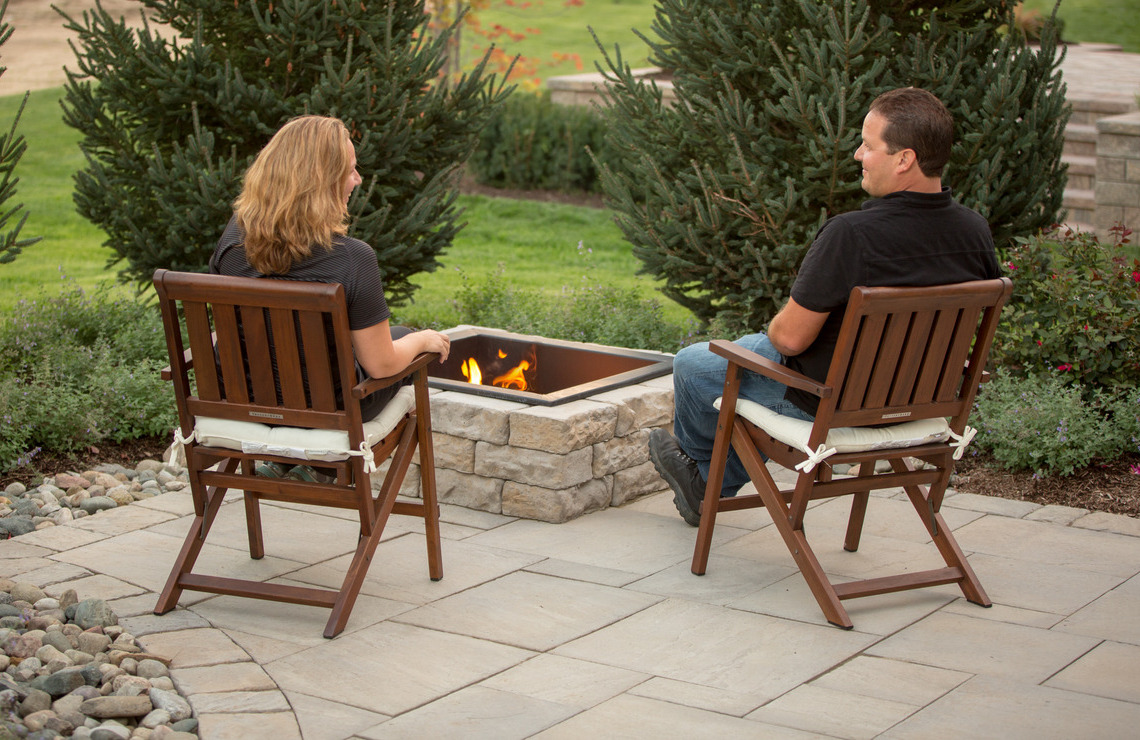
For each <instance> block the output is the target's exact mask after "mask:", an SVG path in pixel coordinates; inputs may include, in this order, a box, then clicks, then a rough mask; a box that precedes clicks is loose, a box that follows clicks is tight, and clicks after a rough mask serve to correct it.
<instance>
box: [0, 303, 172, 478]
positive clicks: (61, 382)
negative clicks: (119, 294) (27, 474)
mask: <svg viewBox="0 0 1140 740" xmlns="http://www.w3.org/2000/svg"><path fill="white" fill-rule="evenodd" d="M165 364H166V340H165V338H164V335H163V331H162V321H161V319H160V318H159V316H158V312H157V311H156V310H155V309H154V308H153V307H150V306H146V305H145V304H143V303H141V302H139V301H134V300H126V299H114V298H112V297H111V296H110V295H109V294H108V293H107V292H106V291H105V290H100V291H97V292H96V293H94V294H93V295H88V294H86V293H85V292H84V291H83V290H82V289H80V288H78V287H69V288H66V289H65V290H63V291H62V292H61V293H60V294H59V295H58V296H57V297H54V298H45V299H38V300H25V301H21V302H20V303H19V304H18V305H17V306H16V308H15V310H14V311H13V312H12V314H11V315H10V316H9V317H8V318H6V319H5V320H4V321H3V322H2V323H0V427H2V428H3V434H0V471H4V470H9V469H11V468H13V467H17V466H20V465H26V464H28V463H29V462H31V461H32V460H33V458H34V456H35V455H36V454H37V452H38V450H39V449H41V448H42V449H49V450H53V451H58V452H69V451H72V450H76V449H79V448H81V447H84V446H89V445H93V444H97V443H99V442H102V441H105V440H110V441H114V442H121V441H123V440H126V439H134V438H138V437H148V436H153V435H157V434H163V433H165V432H168V431H169V430H170V429H171V428H172V427H173V426H174V423H175V418H176V416H175V408H174V394H173V393H172V392H171V389H170V386H169V384H168V383H165V382H163V381H162V379H161V378H160V377H159V370H160V369H161V368H162V367H163V366H164V365H165Z"/></svg>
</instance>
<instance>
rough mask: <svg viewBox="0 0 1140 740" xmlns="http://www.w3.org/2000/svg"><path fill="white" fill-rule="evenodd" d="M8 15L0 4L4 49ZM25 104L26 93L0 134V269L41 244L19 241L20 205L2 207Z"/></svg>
mask: <svg viewBox="0 0 1140 740" xmlns="http://www.w3.org/2000/svg"><path fill="white" fill-rule="evenodd" d="M7 11H8V0H0V46H3V45H4V42H5V41H7V40H8V39H9V38H10V37H11V36H12V26H11V24H10V23H8V22H7V21H5V20H4V14H5V13H6V12H7ZM5 69H6V68H5V67H0V75H3V74H4V70H5ZM27 102H28V93H25V94H24V97H23V99H22V100H21V101H20V107H19V108H18V109H17V110H16V117H15V118H14V119H12V128H11V130H9V131H8V133H0V265H2V264H4V263H6V262H11V261H12V260H14V259H16V255H18V254H19V253H20V252H21V251H23V249H24V247H27V246H31V245H32V244H35V243H36V242H38V241H39V240H40V237H25V238H23V239H21V238H20V231H21V230H22V229H23V228H24V224H25V223H27V220H28V213H27V212H26V211H25V212H24V213H23V214H21V213H20V210H21V209H22V208H23V207H24V205H23V204H22V203H17V204H15V206H12V205H11V204H8V205H5V203H7V201H8V200H9V199H11V198H12V197H14V196H15V195H16V185H17V184H18V183H19V182H20V178H18V177H16V175H15V171H16V165H17V164H18V163H19V161H20V158H21V157H23V156H24V152H25V151H26V150H27V148H28V145H27V142H25V141H24V137H23V135H20V136H17V135H16V126H17V125H19V123H20V116H21V115H22V114H23V112H24V105H26V104H27Z"/></svg>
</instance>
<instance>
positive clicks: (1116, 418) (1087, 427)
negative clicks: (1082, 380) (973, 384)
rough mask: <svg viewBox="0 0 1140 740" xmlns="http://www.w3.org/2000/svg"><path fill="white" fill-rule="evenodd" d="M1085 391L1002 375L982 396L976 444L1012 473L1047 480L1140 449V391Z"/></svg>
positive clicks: (1051, 380)
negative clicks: (1025, 472)
mask: <svg viewBox="0 0 1140 740" xmlns="http://www.w3.org/2000/svg"><path fill="white" fill-rule="evenodd" d="M1082 390H1083V389H1082V388H1081V386H1080V385H1079V384H1074V383H1072V382H1071V381H1070V379H1068V378H1064V377H1062V376H1061V375H1060V374H1058V373H1056V372H1053V373H1042V374H1031V375H1028V376H1024V377H1019V376H1016V375H1014V374H1012V373H1009V372H1006V371H1003V370H998V371H997V372H995V373H994V376H993V378H992V380H991V381H990V382H989V383H987V384H985V385H983V386H982V388H981V390H980V391H979V393H978V396H977V401H976V404H975V413H974V415H973V422H974V424H975V425H976V427H977V429H978V436H977V438H976V444H977V445H978V447H979V448H980V449H983V450H988V451H990V452H991V453H992V454H993V456H994V459H995V460H997V461H998V462H999V463H1000V464H1001V465H1003V466H1004V467H1006V468H1009V469H1012V470H1019V469H1020V470H1032V471H1034V472H1035V473H1037V474H1038V475H1041V476H1046V475H1051V474H1054V473H1059V474H1061V475H1069V474H1070V473H1072V472H1073V471H1074V470H1076V469H1078V468H1084V467H1087V466H1088V465H1089V463H1090V462H1092V461H1093V460H1094V459H1097V458H1099V459H1104V460H1114V459H1116V458H1118V457H1120V456H1121V455H1123V454H1124V453H1125V452H1127V451H1130V450H1136V449H1140V391H1137V390H1136V389H1131V390H1129V391H1125V392H1120V393H1118V394H1111V393H1109V392H1107V391H1103V390H1093V391H1091V392H1086V393H1082Z"/></svg>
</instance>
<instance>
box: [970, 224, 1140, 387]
mask: <svg viewBox="0 0 1140 740" xmlns="http://www.w3.org/2000/svg"><path fill="white" fill-rule="evenodd" d="M1128 234H1129V232H1128V231H1127V229H1124V228H1117V229H1115V230H1114V231H1113V238H1112V239H1110V240H1109V241H1108V242H1107V243H1106V242H1102V241H1099V240H1098V239H1097V238H1096V237H1095V236H1094V235H1091V234H1087V233H1075V232H1071V231H1067V232H1065V233H1053V234H1049V235H1045V236H1036V237H1031V238H1025V239H1017V240H1016V241H1017V243H1016V245H1015V246H1014V248H1013V249H1011V250H1010V252H1009V260H1008V262H1007V263H1006V264H1005V269H1006V272H1007V274H1008V275H1010V277H1012V278H1013V296H1012V298H1011V300H1010V302H1009V304H1008V305H1007V306H1006V308H1005V311H1004V314H1003V316H1002V321H1003V324H1002V328H1001V330H1000V331H999V332H998V335H997V338H996V340H995V343H994V350H993V355H992V356H993V359H994V361H995V362H996V363H998V364H1002V365H1007V366H1009V367H1010V368H1011V369H1014V370H1017V371H1019V372H1021V373H1022V374H1026V373H1030V372H1034V371H1045V370H1053V371H1059V372H1060V373H1062V377H1067V378H1069V379H1070V380H1072V381H1073V382H1076V383H1079V384H1081V385H1083V386H1085V387H1087V388H1090V389H1091V388H1104V389H1111V388H1140V259H1137V258H1135V257H1129V256H1128V254H1127V252H1126V251H1125V250H1126V247H1125V243H1126V241H1127V236H1128Z"/></svg>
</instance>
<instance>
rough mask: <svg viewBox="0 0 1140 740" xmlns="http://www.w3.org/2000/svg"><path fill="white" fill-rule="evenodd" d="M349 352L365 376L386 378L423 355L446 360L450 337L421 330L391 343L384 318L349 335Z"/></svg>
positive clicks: (389, 331)
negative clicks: (431, 355)
mask: <svg viewBox="0 0 1140 740" xmlns="http://www.w3.org/2000/svg"><path fill="white" fill-rule="evenodd" d="M352 349H353V350H354V351H355V353H356V360H357V362H359V363H360V366H361V367H363V368H364V371H365V372H366V373H368V375H369V377H372V378H387V377H388V376H390V375H395V374H396V373H398V372H400V371H401V370H403V369H404V368H405V367H407V366H408V365H410V364H411V362H412V360H414V359H415V358H416V356H417V355H420V354H423V353H424V352H438V353H439V354H440V361H443V360H446V359H447V353H448V351H449V350H450V349H451V338H450V337H448V336H447V335H446V334H444V333H442V332H438V331H433V330H431V329H424V330H423V331H416V332H412V333H411V334H408V335H406V336H403V337H400V338H399V339H397V340H396V341H394V342H393V341H392V331H391V329H390V328H389V326H388V321H387V319H385V320H384V321H381V322H380V323H379V324H373V325H372V326H369V327H367V328H364V329H357V330H356V331H354V332H352Z"/></svg>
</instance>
